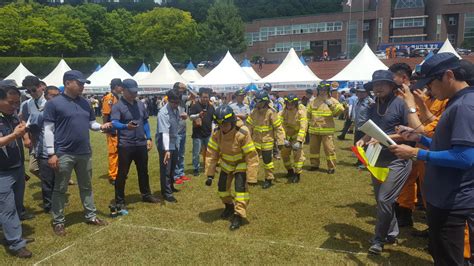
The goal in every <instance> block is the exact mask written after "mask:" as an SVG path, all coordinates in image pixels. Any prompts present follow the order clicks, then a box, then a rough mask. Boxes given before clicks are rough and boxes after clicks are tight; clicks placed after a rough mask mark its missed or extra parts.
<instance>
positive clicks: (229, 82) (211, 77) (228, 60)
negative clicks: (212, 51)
mask: <svg viewBox="0 0 474 266" xmlns="http://www.w3.org/2000/svg"><path fill="white" fill-rule="evenodd" d="M252 82H253V79H252V78H251V77H250V76H249V75H248V74H247V73H246V72H245V71H244V70H243V69H242V68H241V67H240V66H239V64H238V63H237V62H236V61H235V59H234V58H233V57H232V55H231V54H230V52H229V51H227V54H226V55H225V57H224V59H222V61H221V62H220V63H219V65H217V66H216V67H215V68H214V69H213V70H212V71H211V72H209V73H208V74H207V75H206V76H204V77H203V78H202V79H200V80H198V81H196V82H195V83H194V84H195V85H196V86H199V87H204V86H206V87H210V88H212V89H215V90H216V91H226V90H228V91H231V90H236V89H238V88H240V87H242V86H247V85H249V84H250V83H252Z"/></svg>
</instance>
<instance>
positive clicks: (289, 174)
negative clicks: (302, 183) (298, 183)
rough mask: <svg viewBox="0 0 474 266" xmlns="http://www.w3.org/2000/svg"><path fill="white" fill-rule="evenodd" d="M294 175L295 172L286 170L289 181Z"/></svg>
mask: <svg viewBox="0 0 474 266" xmlns="http://www.w3.org/2000/svg"><path fill="white" fill-rule="evenodd" d="M294 175H295V170H293V169H288V174H286V177H287V178H290V179H291V178H293V176H294Z"/></svg>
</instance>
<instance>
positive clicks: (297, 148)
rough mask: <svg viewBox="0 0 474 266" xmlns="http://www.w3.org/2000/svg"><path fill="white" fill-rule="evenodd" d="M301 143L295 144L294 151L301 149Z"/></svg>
mask: <svg viewBox="0 0 474 266" xmlns="http://www.w3.org/2000/svg"><path fill="white" fill-rule="evenodd" d="M301 146H302V145H301V142H299V141H297V142H295V143H293V150H295V151H297V150H299V149H301Z"/></svg>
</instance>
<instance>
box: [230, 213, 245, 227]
mask: <svg viewBox="0 0 474 266" xmlns="http://www.w3.org/2000/svg"><path fill="white" fill-rule="evenodd" d="M241 225H242V217H240V215H237V214H235V215H234V217H233V218H232V222H231V223H230V227H229V229H230V230H231V231H234V230H237V229H239V228H240V226H241Z"/></svg>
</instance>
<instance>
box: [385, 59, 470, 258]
mask: <svg viewBox="0 0 474 266" xmlns="http://www.w3.org/2000/svg"><path fill="white" fill-rule="evenodd" d="M472 80H474V66H473V65H472V64H471V63H470V62H468V61H465V60H459V58H458V57H456V56H455V55H454V54H451V53H441V54H436V55H434V56H432V57H431V58H429V59H428V60H426V61H425V63H424V64H423V65H422V67H421V79H420V80H419V81H418V82H417V83H416V84H415V88H423V87H425V86H426V87H427V88H428V90H430V91H431V93H432V95H433V96H434V97H435V98H436V99H438V100H445V99H449V102H448V104H447V107H446V110H445V111H444V113H443V114H442V115H441V118H440V120H439V123H438V125H437V127H436V131H435V133H434V136H433V138H432V139H430V138H427V137H424V136H421V135H420V134H418V133H416V129H411V128H406V127H401V128H399V129H398V133H399V134H400V135H402V137H403V138H404V139H405V140H409V141H417V142H419V143H420V144H422V145H423V146H425V147H427V148H429V151H428V150H424V149H419V148H413V147H410V146H407V145H393V146H391V147H390V149H391V151H392V152H393V153H394V154H395V155H396V156H398V157H399V158H404V159H408V158H411V159H412V160H423V161H425V162H426V177H425V182H424V186H423V191H424V194H425V199H426V202H427V221H428V226H429V235H430V252H431V255H432V256H433V259H434V263H435V265H463V263H464V257H463V246H464V228H465V226H466V223H467V224H468V226H469V234H470V236H471V241H470V244H471V250H472V249H473V244H474V243H473V241H472V235H473V233H474V232H473V226H474V223H473V221H474V167H473V165H474V123H473V121H474V87H472V86H470V83H471V82H472Z"/></svg>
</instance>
